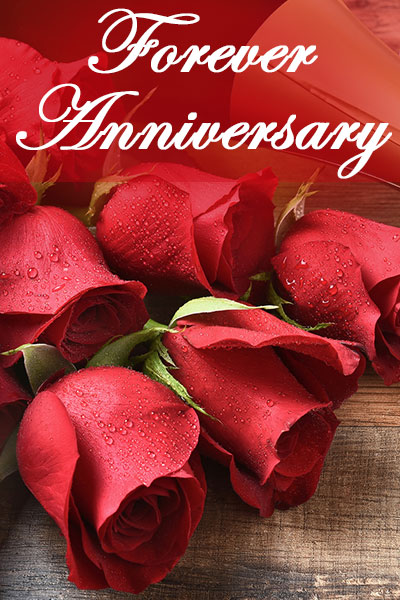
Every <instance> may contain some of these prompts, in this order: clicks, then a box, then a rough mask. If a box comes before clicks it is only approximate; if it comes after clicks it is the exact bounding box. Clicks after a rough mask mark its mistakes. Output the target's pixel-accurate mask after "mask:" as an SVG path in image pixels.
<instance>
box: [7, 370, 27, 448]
mask: <svg viewBox="0 0 400 600" xmlns="http://www.w3.org/2000/svg"><path fill="white" fill-rule="evenodd" d="M27 402H29V396H28V394H27V392H25V390H23V389H22V388H21V387H20V385H19V384H18V383H17V382H16V381H15V379H14V378H13V377H12V375H11V374H9V373H7V371H5V370H4V369H3V368H2V367H0V452H1V451H2V449H3V447H4V444H5V443H6V440H7V438H8V436H9V435H10V434H11V433H12V431H13V429H15V427H16V426H17V424H18V421H19V420H20V418H21V417H22V414H23V412H24V410H25V407H26V405H27Z"/></svg>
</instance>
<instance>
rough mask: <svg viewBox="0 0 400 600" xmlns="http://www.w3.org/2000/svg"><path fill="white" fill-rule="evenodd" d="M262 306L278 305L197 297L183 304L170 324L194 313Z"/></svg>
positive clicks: (268, 307) (267, 307)
mask: <svg viewBox="0 0 400 600" xmlns="http://www.w3.org/2000/svg"><path fill="white" fill-rule="evenodd" d="M257 308H258V309H259V308H262V309H264V310H274V309H275V308H277V306H272V305H265V306H248V305H247V304H242V303H241V302H236V301H235V300H229V299H228V298H215V297H214V296H206V297H204V298H195V299H194V300H189V302H186V304H184V305H183V306H181V307H180V308H179V309H178V310H177V311H176V313H175V314H174V316H173V317H172V319H171V322H170V324H169V326H170V327H173V326H174V325H175V323H176V322H177V321H179V319H184V318H185V317H189V316H193V315H201V314H205V313H214V312H221V311H225V310H254V309H257Z"/></svg>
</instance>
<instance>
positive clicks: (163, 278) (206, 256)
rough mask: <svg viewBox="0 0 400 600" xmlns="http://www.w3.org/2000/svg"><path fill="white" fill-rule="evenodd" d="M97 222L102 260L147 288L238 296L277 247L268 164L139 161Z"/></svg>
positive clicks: (271, 182)
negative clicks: (243, 171)
mask: <svg viewBox="0 0 400 600" xmlns="http://www.w3.org/2000/svg"><path fill="white" fill-rule="evenodd" d="M140 173H147V175H141V176H139V177H137V178H135V179H133V180H131V181H130V182H129V183H126V184H123V185H121V186H119V187H118V188H117V189H116V191H115V192H114V193H113V195H112V196H111V199H110V200H109V202H108V204H107V205H106V206H105V208H104V209H103V211H102V213H101V215H100V218H99V221H98V223H97V239H98V241H99V243H100V245H101V247H102V249H103V251H104V254H105V257H106V260H107V261H108V263H109V264H110V265H111V267H112V268H113V269H115V270H116V271H117V273H119V274H121V276H123V277H126V278H130V277H134V278H138V279H140V280H142V281H144V282H145V283H146V285H148V287H149V288H150V289H151V290H157V291H164V292H168V291H169V292H173V293H174V294H182V295H185V294H192V293H197V294H201V293H204V291H205V290H207V291H209V292H211V293H212V294H214V295H217V296H219V295H225V296H226V295H228V296H229V297H232V298H238V297H240V296H241V295H242V294H243V293H244V292H245V291H246V290H247V288H248V287H249V277H250V276H251V275H254V274H255V273H259V272H261V271H265V270H267V269H268V267H269V265H270V259H271V256H272V253H273V248H274V236H273V226H274V224H273V204H272V201H271V200H272V196H273V194H274V191H275V188H276V185H277V180H276V178H275V177H274V175H273V174H272V171H270V170H269V169H265V170H264V171H262V173H261V174H259V175H258V174H251V175H247V176H246V177H243V178H242V179H240V180H237V181H234V180H230V179H223V178H221V177H217V176H215V175H210V174H208V173H203V172H201V171H198V170H197V169H192V168H190V167H184V166H182V165H174V164H168V163H159V164H149V163H148V164H142V165H139V166H137V167H135V168H134V169H130V170H128V171H127V172H126V174H131V175H132V174H140Z"/></svg>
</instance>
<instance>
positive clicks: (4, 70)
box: [0, 38, 124, 181]
mask: <svg viewBox="0 0 400 600" xmlns="http://www.w3.org/2000/svg"><path fill="white" fill-rule="evenodd" d="M98 56H99V58H100V61H101V65H102V68H105V65H106V62H107V59H106V56H105V55H104V54H103V53H100V54H99V55H98ZM87 61H88V59H87V58H84V59H81V60H78V61H75V62H71V63H57V62H53V61H51V60H48V59H47V58H45V57H43V56H42V55H41V54H39V52H37V51H36V50H34V49H33V48H31V47H30V46H28V45H27V44H24V43H22V42H19V41H16V40H10V39H7V38H0V90H1V95H2V99H1V102H0V131H2V132H3V133H4V134H5V135H6V141H7V143H8V144H9V145H10V146H11V147H12V149H13V150H14V152H15V153H16V154H17V155H18V157H19V158H20V159H21V160H22V162H23V163H24V164H26V163H27V162H28V161H29V159H30V158H31V156H32V152H29V151H27V150H24V149H22V148H21V147H20V146H19V145H18V144H17V142H16V135H17V133H18V132H19V131H26V132H27V137H26V139H24V140H23V142H24V144H26V145H28V146H32V147H33V146H38V145H39V143H40V139H41V133H43V136H44V140H45V141H49V140H50V139H53V138H54V137H55V135H56V133H58V132H59V131H61V129H62V128H63V127H65V125H66V124H65V123H64V122H59V123H54V122H47V121H43V120H42V119H41V118H40V115H39V104H40V101H41V99H42V98H43V96H44V95H45V94H46V93H47V92H49V91H50V90H51V89H52V88H53V87H55V86H57V85H59V84H62V83H74V84H77V85H78V86H79V87H80V89H81V92H82V96H81V99H80V102H79V105H80V106H81V105H82V104H84V102H85V101H86V100H95V99H97V98H98V97H100V96H102V95H103V94H106V93H109V92H110V91H112V82H111V78H110V76H106V75H98V74H95V73H94V72H93V71H91V70H90V69H89V67H88V64H87ZM72 94H73V90H72V88H66V89H63V90H60V91H59V92H58V93H56V94H53V95H52V96H51V99H50V100H49V101H48V102H47V103H46V107H45V109H46V110H45V115H46V116H48V117H50V118H55V117H57V116H59V115H60V114H62V113H63V111H64V110H65V109H66V107H67V105H68V106H69V105H70V102H71V99H72ZM115 111H118V112H113V113H110V119H111V120H112V118H113V115H116V114H118V116H122V115H123V113H124V110H123V108H122V107H116V109H115ZM73 114H74V113H73V111H72V112H71V113H70V115H69V118H72V117H71V115H73ZM86 129H87V124H86ZM86 129H85V126H84V125H83V126H79V127H78V128H77V129H76V131H75V132H74V134H73V136H75V137H74V138H73V137H71V136H69V137H68V144H66V142H67V138H65V141H63V142H61V145H62V144H64V145H71V144H72V143H74V141H75V142H77V141H78V140H79V139H80V137H81V136H82V135H83V132H84V131H86ZM79 132H80V135H79ZM49 152H50V154H51V155H52V157H53V162H52V163H51V165H50V167H51V170H52V171H55V170H56V169H57V168H58V166H59V165H60V164H62V165H63V170H62V175H61V179H62V180H64V181H95V180H96V179H97V178H98V177H99V176H100V174H101V167H102V163H103V160H104V156H105V154H104V152H102V151H101V150H99V149H96V148H92V149H90V150H87V151H85V152H79V151H73V150H67V151H66V150H64V151H62V152H61V151H60V150H59V148H58V146H57V145H54V146H52V147H50V148H49Z"/></svg>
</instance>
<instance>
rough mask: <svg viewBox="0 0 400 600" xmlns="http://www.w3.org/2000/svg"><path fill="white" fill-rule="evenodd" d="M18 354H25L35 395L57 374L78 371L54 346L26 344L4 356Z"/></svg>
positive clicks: (5, 353) (27, 371)
mask: <svg viewBox="0 0 400 600" xmlns="http://www.w3.org/2000/svg"><path fill="white" fill-rule="evenodd" d="M18 352H22V354H23V357H24V363H25V370H26V374H27V375H28V379H29V383H30V385H31V388H32V391H33V393H34V394H36V393H37V391H38V389H39V388H40V386H41V385H42V384H43V383H44V382H45V381H47V380H48V379H49V378H50V377H51V376H52V375H54V374H55V373H58V372H59V371H64V373H65V374H67V373H73V372H74V371H76V369H75V367H74V365H73V364H71V363H70V362H69V361H68V360H67V359H66V358H64V357H63V356H62V354H61V353H60V352H59V350H57V348H55V347H54V346H49V345H47V344H24V345H23V346H19V348H15V350H9V351H8V352H3V355H4V356H12V355H13V354H17V353H18Z"/></svg>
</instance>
